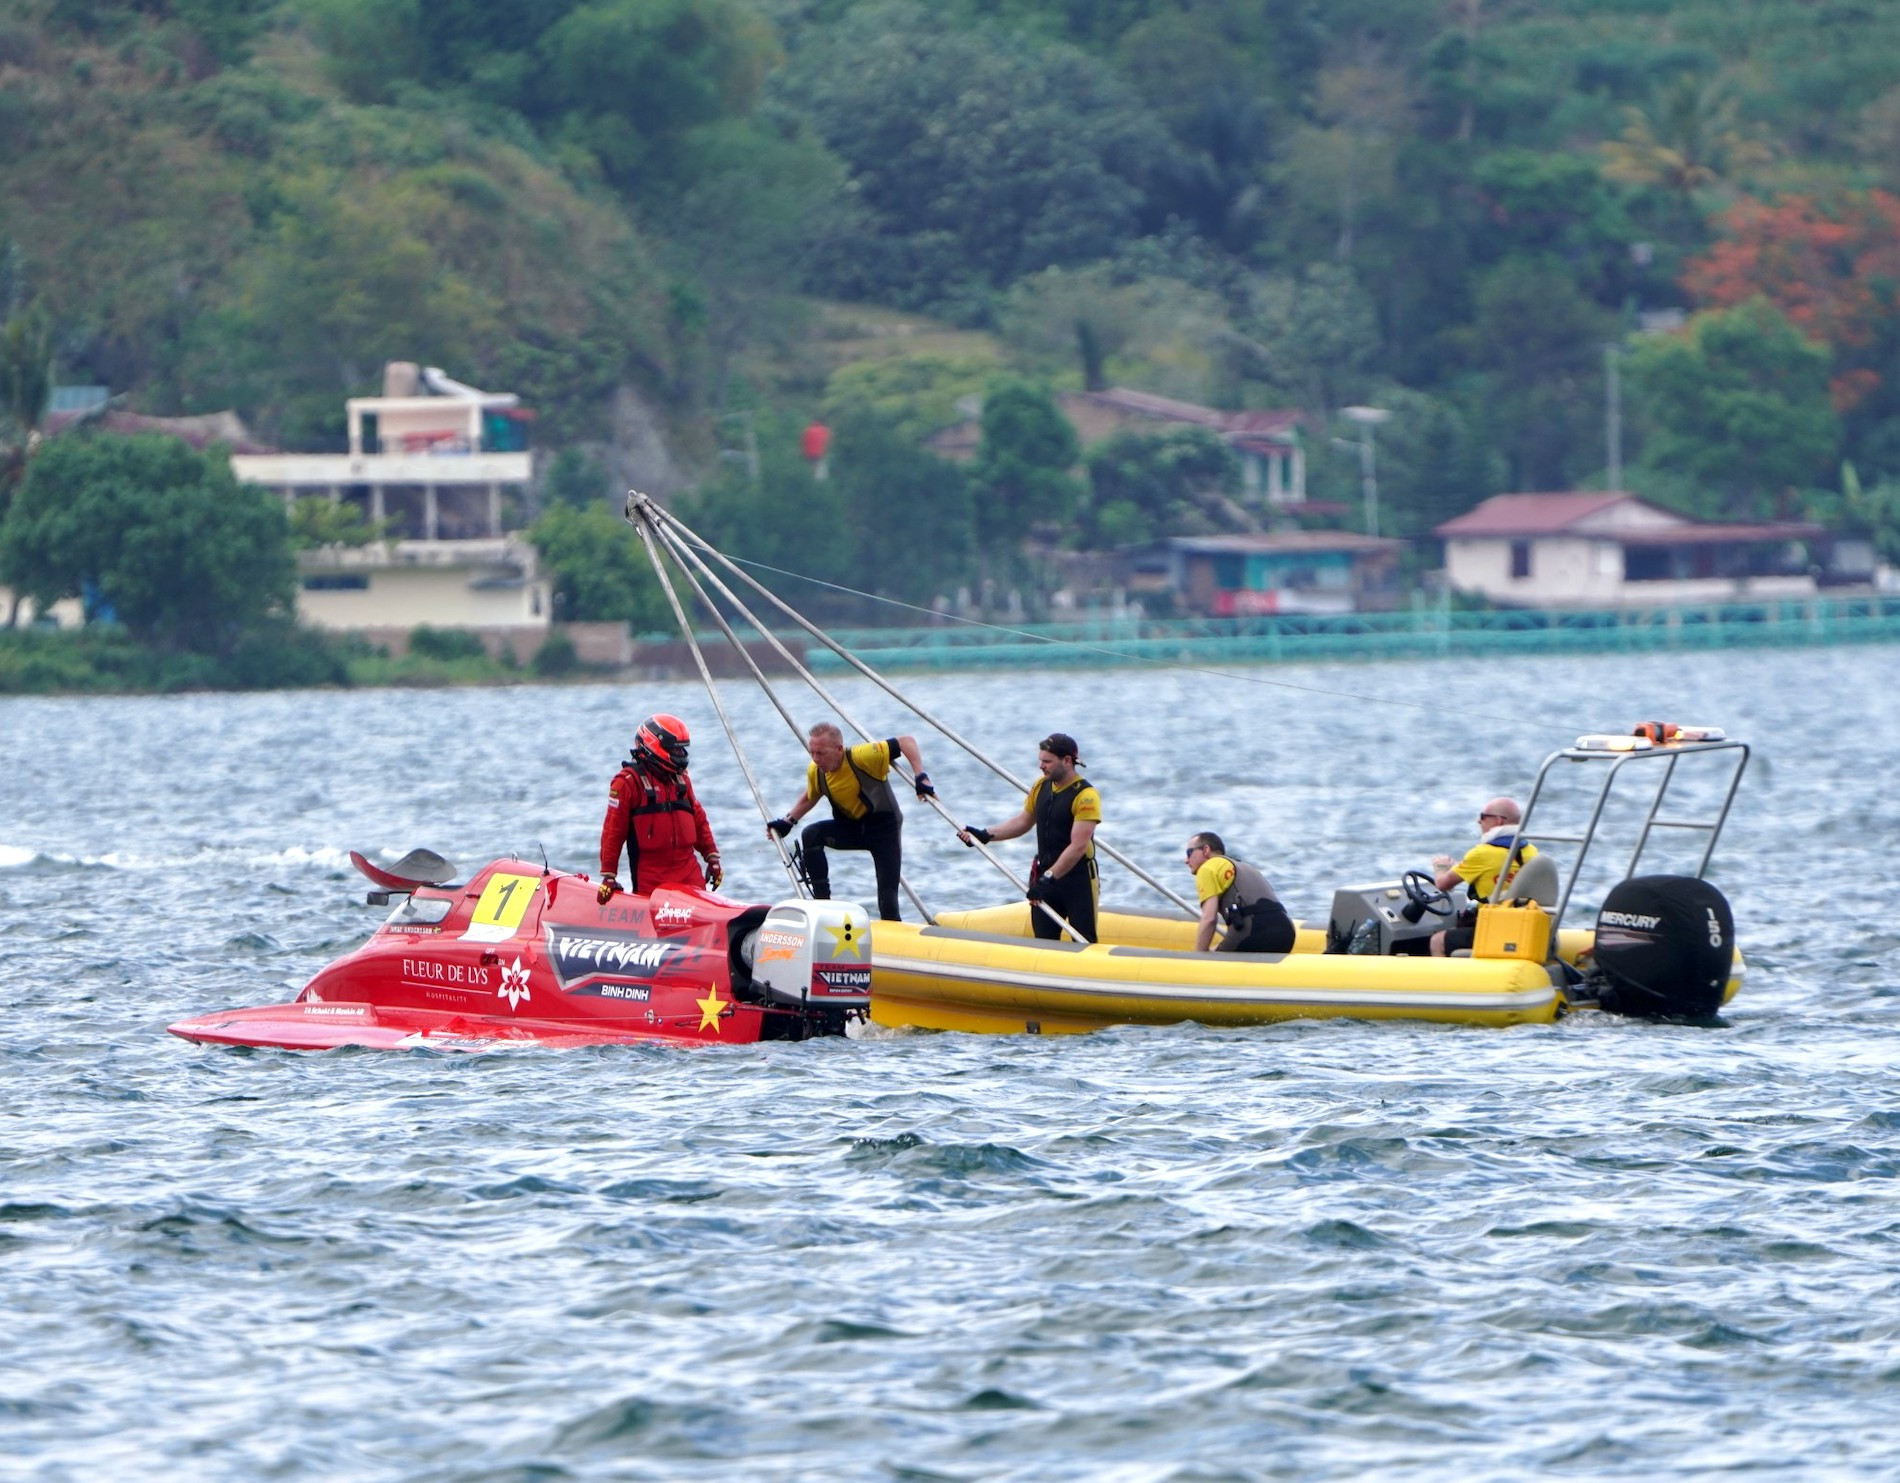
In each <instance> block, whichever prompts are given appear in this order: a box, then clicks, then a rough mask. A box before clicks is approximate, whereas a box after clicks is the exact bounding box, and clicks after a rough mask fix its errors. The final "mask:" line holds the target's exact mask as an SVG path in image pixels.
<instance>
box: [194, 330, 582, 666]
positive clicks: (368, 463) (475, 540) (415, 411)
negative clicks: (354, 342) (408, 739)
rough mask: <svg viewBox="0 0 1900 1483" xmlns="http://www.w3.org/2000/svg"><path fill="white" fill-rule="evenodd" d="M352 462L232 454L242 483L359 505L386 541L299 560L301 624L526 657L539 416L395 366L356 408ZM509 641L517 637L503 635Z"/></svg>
mask: <svg viewBox="0 0 1900 1483" xmlns="http://www.w3.org/2000/svg"><path fill="white" fill-rule="evenodd" d="M344 405H345V410H346V413H347V416H348V422H349V452H347V453H260V452H245V453H237V454H233V456H232V458H231V469H232V472H233V473H234V474H236V475H237V477H238V478H239V479H241V480H243V481H244V482H245V483H248V484H261V485H263V486H264V487H265V488H266V489H269V490H272V491H273V492H275V493H277V494H279V495H281V496H282V498H283V500H284V504H285V507H286V509H294V508H295V506H296V504H297V502H298V501H299V500H306V499H328V500H333V501H337V502H339V503H347V504H350V505H354V506H355V507H356V508H357V509H359V510H360V511H361V512H362V514H363V517H364V519H366V520H368V521H370V522H372V523H373V524H377V525H380V526H381V527H382V529H383V530H384V531H385V532H386V534H387V538H386V539H385V540H382V541H378V542H373V543H371V544H370V545H368V546H362V547H330V548H325V549H322V550H315V551H306V552H304V553H303V554H302V555H301V556H300V557H299V560H298V575H299V578H300V583H301V591H300V592H299V594H298V600H297V606H298V613H299V615H300V616H301V617H302V618H304V619H305V620H306V621H307V622H309V623H311V624H314V625H315V626H317V627H320V628H333V629H347V630H352V631H357V632H362V633H364V634H365V635H366V636H370V637H376V638H385V637H392V636H395V635H400V634H406V633H407V632H408V630H410V629H411V628H414V627H416V626H417V625H418V624H425V623H426V624H429V625H431V626H434V627H448V628H469V629H475V630H478V631H482V632H484V634H485V635H486V636H487V637H489V638H490V639H491V643H501V642H505V643H506V644H507V645H508V646H509V647H510V648H511V649H514V650H516V651H520V650H521V649H522V648H523V647H524V646H525V645H529V644H531V643H532V642H534V641H535V640H536V639H538V638H539V637H541V636H544V635H545V631H546V629H547V628H548V625H549V623H550V621H551V618H552V613H551V611H550V608H551V603H550V597H549V593H548V590H547V583H546V582H545V581H544V580H543V579H542V577H541V576H540V573H539V571H538V569H537V566H536V562H535V552H534V548H533V547H532V546H530V545H528V544H527V542H525V541H523V540H521V539H519V538H518V537H517V536H516V535H515V534H514V527H515V526H516V525H517V524H518V523H519V521H520V518H521V511H522V507H523V504H524V501H525V496H526V493H527V489H528V485H529V481H530V480H531V478H532V477H533V472H534V468H533V455H532V453H531V452H530V451H529V447H528V428H529V425H530V424H531V422H532V420H533V413H531V412H528V411H527V410H525V409H524V408H522V407H521V406H520V399H519V398H518V397H517V396H515V394H514V393H512V392H489V391H481V390H478V389H477V388H475V387H472V386H466V385H464V384H463V383H461V382H459V381H455V380H452V379H451V378H450V377H448V376H446V375H445V374H443V372H441V371H440V370H438V369H436V368H435V367H433V366H428V367H418V366H416V365H413V364H411V363H409V362H406V361H392V362H390V364H389V365H388V366H387V367H385V368H384V372H383V394H382V395H381V396H379V397H351V398H350V399H349V400H348V401H347V402H346V403H345V404H344ZM503 631H513V632H503Z"/></svg>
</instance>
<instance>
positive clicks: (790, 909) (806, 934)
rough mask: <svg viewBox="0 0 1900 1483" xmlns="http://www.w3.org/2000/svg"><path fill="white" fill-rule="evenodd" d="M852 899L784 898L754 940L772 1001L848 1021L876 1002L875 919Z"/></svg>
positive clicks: (758, 978) (755, 966)
mask: <svg viewBox="0 0 1900 1483" xmlns="http://www.w3.org/2000/svg"><path fill="white" fill-rule="evenodd" d="M873 920H874V918H873V916H872V914H871V913H870V912H868V911H866V910H865V909H864V908H863V907H862V906H859V905H858V904H857V903H856V902H852V901H781V902H780V903H779V904H778V905H777V906H775V907H773V908H772V909H771V910H770V911H768V912H767V913H766V914H765V920H764V921H763V922H760V923H759V925H758V930H757V932H756V934H754V935H753V936H752V937H751V939H750V942H749V948H750V951H749V953H748V956H749V958H750V960H751V969H752V983H753V985H754V987H755V988H757V989H759V990H760V991H762V992H763V993H764V995H765V998H766V1001H767V1002H768V1003H773V1004H782V1005H785V1006H788V1007H790V1008H793V1009H803V1010H808V1011H813V1012H817V1013H820V1014H821V1015H823V1016H824V1017H825V1018H826V1019H828V1020H829V1019H833V1018H835V1019H838V1020H840V1021H842V1019H843V1017H844V1012H845V1011H846V1010H862V1009H864V1008H865V1007H866V1006H867V1005H869V1004H870V1002H871V923H872V922H873Z"/></svg>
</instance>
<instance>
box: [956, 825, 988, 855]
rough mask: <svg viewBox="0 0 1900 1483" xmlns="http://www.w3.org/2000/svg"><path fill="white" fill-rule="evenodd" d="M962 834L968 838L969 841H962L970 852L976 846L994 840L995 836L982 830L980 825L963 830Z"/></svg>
mask: <svg viewBox="0 0 1900 1483" xmlns="http://www.w3.org/2000/svg"><path fill="white" fill-rule="evenodd" d="M963 832H964V833H965V834H967V835H969V836H970V837H969V839H966V840H964V841H963V843H964V846H965V847H966V848H968V849H972V850H973V849H975V848H976V847H977V845H980V844H988V843H989V842H990V841H991V840H992V839H994V838H996V836H995V835H993V834H991V833H990V831H989V830H987V829H984V828H982V827H981V826H980V825H976V824H972V825H971V826H970V827H969V828H968V829H965V830H964V831H963Z"/></svg>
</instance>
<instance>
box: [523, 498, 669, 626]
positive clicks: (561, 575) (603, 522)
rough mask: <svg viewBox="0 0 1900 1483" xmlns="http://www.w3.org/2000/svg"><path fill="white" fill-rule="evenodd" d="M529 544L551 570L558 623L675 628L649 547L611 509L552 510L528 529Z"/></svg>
mask: <svg viewBox="0 0 1900 1483" xmlns="http://www.w3.org/2000/svg"><path fill="white" fill-rule="evenodd" d="M528 539H529V540H530V541H532V542H533V543H534V546H535V548H536V549H537V550H538V551H539V552H540V553H541V561H542V563H543V564H544V565H545V566H546V568H547V570H548V574H549V577H550V579H551V581H552V583H553V587H554V612H555V616H556V617H557V618H558V619H559V620H560V621H562V622H565V623H603V622H605V623H621V622H625V623H631V624H633V625H634V627H635V628H636V629H654V628H661V629H664V628H667V627H670V626H671V623H672V615H671V614H670V613H669V612H668V610H667V607H666V598H665V596H664V594H662V593H661V591H660V587H659V583H658V582H657V581H656V580H655V578H654V576H653V563H652V562H651V560H649V558H648V556H647V552H646V546H645V545H644V544H643V543H642V542H641V540H640V537H639V535H638V533H637V532H636V531H635V530H634V529H633V527H632V526H631V525H629V524H627V522H626V521H625V520H624V519H623V518H622V517H621V516H620V514H619V513H618V512H617V511H615V510H614V509H612V508H611V507H610V506H608V505H606V504H604V503H602V502H600V501H598V500H596V501H594V502H592V503H590V504H585V505H577V504H568V503H561V504H557V505H554V506H553V507H552V508H550V509H549V510H548V511H547V513H546V514H544V515H543V516H542V517H541V518H540V519H539V520H537V521H535V523H534V524H533V525H532V526H531V527H529V530H528Z"/></svg>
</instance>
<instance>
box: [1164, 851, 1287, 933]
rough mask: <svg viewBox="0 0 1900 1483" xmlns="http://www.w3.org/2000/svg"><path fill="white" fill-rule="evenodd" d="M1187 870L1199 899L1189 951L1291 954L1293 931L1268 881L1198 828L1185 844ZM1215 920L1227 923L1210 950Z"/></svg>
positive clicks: (1255, 869)
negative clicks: (1196, 925)
mask: <svg viewBox="0 0 1900 1483" xmlns="http://www.w3.org/2000/svg"><path fill="white" fill-rule="evenodd" d="M1187 868H1188V869H1189V870H1191V871H1193V872H1194V888H1195V890H1196V891H1198V892H1199V893H1200V901H1201V926H1200V931H1199V932H1198V933H1196V934H1195V938H1194V951H1195V952H1197V953H1204V952H1207V951H1208V950H1209V949H1210V948H1213V950H1214V951H1216V952H1222V953H1290V952H1292V951H1293V940H1294V938H1295V937H1296V936H1297V935H1298V933H1297V932H1296V931H1295V930H1294V926H1293V919H1292V918H1291V917H1289V916H1288V915H1287V914H1286V908H1285V907H1284V906H1282V905H1280V898H1279V897H1278V896H1277V895H1276V894H1274V890H1273V885H1272V883H1271V882H1270V881H1268V879H1267V878H1266V876H1265V875H1263V874H1262V873H1261V872H1260V870H1259V869H1258V868H1257V867H1255V866H1252V865H1249V864H1248V863H1247V862H1246V861H1245V860H1236V859H1234V858H1233V857H1232V856H1230V855H1229V854H1228V853H1227V846H1226V845H1225V844H1223V843H1222V842H1221V837H1220V836H1219V835H1218V834H1215V833H1214V832H1213V831H1212V830H1202V831H1201V832H1200V833H1199V834H1197V835H1195V836H1194V838H1192V839H1190V840H1189V841H1188V842H1187ZM1216 920H1219V921H1222V922H1225V923H1226V924H1227V933H1226V935H1225V936H1224V937H1222V938H1221V941H1220V946H1219V947H1218V948H1214V924H1215V922H1216Z"/></svg>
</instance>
